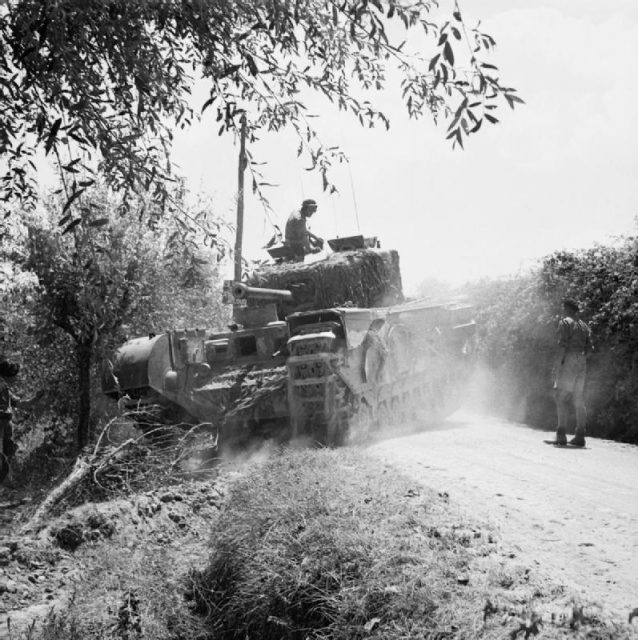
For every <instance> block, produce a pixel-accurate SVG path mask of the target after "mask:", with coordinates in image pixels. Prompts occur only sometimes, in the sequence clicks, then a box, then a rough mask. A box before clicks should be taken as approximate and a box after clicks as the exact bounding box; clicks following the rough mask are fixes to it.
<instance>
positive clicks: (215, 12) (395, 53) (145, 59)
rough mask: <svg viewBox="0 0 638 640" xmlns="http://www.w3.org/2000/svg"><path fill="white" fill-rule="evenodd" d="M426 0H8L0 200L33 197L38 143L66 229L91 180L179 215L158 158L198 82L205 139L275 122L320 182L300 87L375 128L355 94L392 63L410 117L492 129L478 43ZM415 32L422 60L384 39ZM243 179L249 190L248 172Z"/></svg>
mask: <svg viewBox="0 0 638 640" xmlns="http://www.w3.org/2000/svg"><path fill="white" fill-rule="evenodd" d="M436 7H437V2H436V0H145V1H144V2H142V1H131V0H9V1H8V2H7V3H6V4H4V5H3V7H2V8H0V157H1V158H3V159H4V160H5V163H4V164H5V169H6V172H5V174H4V176H3V177H2V178H1V183H0V191H1V192H2V193H1V197H2V198H4V199H5V200H12V199H17V200H19V201H21V202H22V203H24V204H32V203H33V202H34V200H35V197H36V190H35V186H36V185H35V173H34V172H35V164H34V162H33V159H34V153H35V151H36V150H37V149H39V148H40V149H43V150H44V152H46V153H47V154H49V155H53V156H54V157H55V158H56V159H57V162H58V164H59V167H60V169H61V171H62V172H63V173H65V174H67V175H68V176H69V178H70V180H69V182H68V189H67V207H66V209H65V215H67V214H71V215H69V217H68V218H67V219H66V220H65V224H66V225H73V224H74V223H75V221H76V220H79V219H81V216H80V213H79V210H78V213H75V212H76V209H75V208H74V207H72V206H71V205H72V204H73V203H77V202H78V199H79V198H80V197H81V195H82V193H83V192H84V190H85V189H87V188H89V187H90V186H91V184H92V182H93V181H94V180H95V176H96V175H97V174H98V173H99V174H101V175H105V176H107V177H108V181H109V183H110V186H111V187H113V188H116V189H120V190H123V191H124V192H125V193H127V192H141V191H148V192H150V193H151V194H152V197H153V198H154V199H155V201H156V203H158V204H159V205H160V207H161V208H162V210H163V211H166V210H170V211H172V212H173V213H175V214H179V213H180V211H179V206H178V205H177V203H176V202H175V200H174V199H173V198H172V195H171V184H172V181H173V174H172V171H171V167H170V162H168V155H169V151H170V146H171V141H172V137H173V131H174V129H175V128H176V127H186V126H188V125H189V124H190V123H191V121H192V119H193V118H194V117H195V114H194V113H193V110H192V107H191V105H190V103H189V94H190V91H191V88H192V86H193V83H194V82H195V79H197V78H200V77H201V78H203V79H204V81H205V82H207V83H208V86H209V88H210V91H209V98H208V99H207V100H206V102H205V103H204V104H203V105H201V108H202V110H203V109H207V108H210V109H214V110H215V111H216V117H217V120H218V122H219V133H220V135H221V134H224V133H226V132H236V131H237V130H238V129H239V127H240V126H241V124H240V122H241V120H242V119H243V118H245V119H246V121H247V128H248V131H249V136H250V137H252V138H253V139H254V138H255V137H256V136H257V135H258V132H259V131H260V130H274V131H276V130H279V129H280V128H281V127H284V126H286V125H291V126H292V127H294V128H295V129H296V131H297V132H298V134H299V140H300V146H299V153H300V154H302V153H304V154H306V155H307V156H308V157H309V158H310V161H311V164H312V166H314V167H316V168H317V169H318V170H319V171H320V172H321V173H322V175H323V179H324V187H325V188H329V187H330V183H329V179H328V170H329V167H330V164H331V162H332V160H333V159H334V158H335V157H339V156H340V153H341V152H340V151H339V150H337V149H331V150H329V149H326V148H324V147H323V146H322V144H321V143H320V141H319V140H318V138H317V136H316V133H315V131H314V129H313V127H312V125H311V120H310V119H309V118H308V117H307V110H306V106H305V104H304V98H303V96H304V95H307V94H305V91H307V90H310V91H311V92H312V91H314V92H318V93H320V94H323V95H325V96H327V98H328V99H329V100H330V101H332V102H333V103H335V104H336V105H337V106H338V108H339V109H342V110H346V111H350V112H352V114H353V115H354V116H355V117H356V118H357V119H358V120H359V121H360V122H361V123H362V124H363V125H370V126H372V125H374V124H377V123H379V122H381V123H382V124H383V125H385V126H388V124H389V121H388V119H387V117H386V115H385V114H383V113H382V112H381V111H379V110H378V109H377V108H376V107H375V106H374V104H373V103H372V102H370V101H369V100H368V99H362V98H361V96H362V95H365V96H370V95H372V93H373V90H377V89H382V88H383V87H384V86H385V85H386V83H387V81H386V78H387V77H388V69H389V68H390V67H396V68H397V69H398V71H399V77H400V82H401V89H402V93H403V98H404V101H405V104H406V107H407V109H408V111H409V114H410V116H412V117H419V116H421V115H423V114H431V115H432V116H433V117H434V118H435V120H436V119H438V118H442V119H445V120H446V121H447V124H448V132H447V136H448V138H450V139H451V140H452V142H453V144H459V145H462V144H463V139H464V137H465V136H467V135H470V134H472V133H474V132H476V131H478V130H479V129H480V128H481V126H482V125H483V123H485V122H488V123H495V122H497V119H496V117H495V115H494V110H495V109H496V108H497V103H498V102H499V101H500V100H501V99H504V100H505V101H506V102H507V103H509V105H510V106H511V107H513V106H514V104H515V103H516V102H521V100H520V98H518V97H517V95H516V92H515V90H514V89H511V88H508V87H505V86H503V85H502V84H501V83H500V81H499V79H498V72H497V69H496V67H495V66H493V65H492V64H490V63H488V62H486V61H485V60H484V54H485V53H486V52H487V51H489V50H490V49H491V48H492V46H493V45H494V40H493V39H492V38H491V37H490V36H489V35H487V34H484V33H481V32H480V31H479V30H478V28H472V29H470V28H468V27H467V26H466V24H465V21H464V19H463V15H462V14H461V10H460V8H459V6H458V4H457V3H455V4H454V6H453V7H452V11H451V15H450V16H449V19H448V20H445V19H444V18H443V19H442V18H438V17H437V18H434V17H433V10H434V9H436ZM395 25H396V26H395ZM417 31H422V32H423V33H424V34H425V36H426V37H427V38H428V39H429V41H430V46H431V52H430V53H429V54H428V55H424V54H411V53H408V49H409V45H406V43H405V41H404V42H397V41H395V40H400V39H402V38H403V37H404V36H405V37H406V39H407V40H409V41H411V40H412V34H413V33H414V32H417ZM401 32H407V35H405V34H404V33H401ZM397 33H398V34H399V35H398V36H396V37H395V34H397ZM390 34H392V37H391V36H390ZM79 176H81V177H82V179H80V178H79ZM253 186H254V188H255V189H259V187H260V185H259V178H258V174H257V173H255V179H254V185H253ZM123 202H124V205H123V207H124V209H125V208H126V205H127V202H128V199H127V198H124V199H123ZM213 241H214V238H213Z"/></svg>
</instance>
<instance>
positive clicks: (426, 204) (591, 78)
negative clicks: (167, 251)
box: [174, 0, 638, 293]
mask: <svg viewBox="0 0 638 640" xmlns="http://www.w3.org/2000/svg"><path fill="white" fill-rule="evenodd" d="M441 5H442V7H443V8H446V0H443V1H442V2H441ZM470 5H471V7H472V11H474V12H476V14H477V17H479V16H480V17H481V19H482V27H483V30H485V31H487V32H488V33H490V34H491V35H492V36H493V37H494V38H495V39H496V41H497V49H496V52H495V54H494V56H493V58H492V61H493V62H495V63H496V64H497V66H499V68H500V70H501V79H502V80H503V81H504V83H505V84H507V85H509V86H513V87H516V88H517V89H518V91H519V95H520V96H521V97H523V98H524V99H525V101H526V103H527V104H526V105H521V106H520V108H517V110H516V111H515V112H511V111H509V109H508V108H507V111H506V110H505V109H506V108H504V109H503V110H502V112H501V114H500V118H501V124H499V125H497V126H496V127H489V128H487V129H486V128H483V129H482V130H481V132H480V133H479V134H478V135H476V136H474V137H472V138H471V139H470V140H469V141H468V142H467V144H466V149H465V151H460V150H456V151H453V150H452V149H451V145H450V144H449V142H448V141H446V140H445V130H444V128H442V127H440V128H438V129H437V128H436V127H435V126H434V125H433V124H432V122H431V120H429V119H423V120H420V121H417V122H414V121H412V122H410V121H408V119H407V116H405V115H404V111H403V110H400V109H398V108H397V105H396V104H395V102H394V101H393V99H392V98H391V97H385V98H384V99H383V101H384V103H385V104H387V105H388V107H389V113H388V115H389V116H390V117H391V122H392V126H391V128H390V131H389V132H386V131H385V130H382V129H380V128H379V129H377V130H367V129H362V128H361V127H360V126H359V125H358V123H357V122H356V121H355V120H354V119H345V120H344V119H343V117H341V116H340V115H339V114H336V113H335V112H334V111H332V110H323V109H322V112H321V114H320V115H321V117H322V124H321V125H320V128H321V131H322V138H323V139H324V142H325V143H326V144H328V145H332V144H338V145H339V146H341V147H342V148H343V150H344V151H345V153H346V154H347V155H348V157H349V158H350V172H349V171H348V170H342V171H340V172H337V173H336V176H335V177H336V179H337V186H338V187H339V189H340V192H341V193H340V196H337V197H330V196H328V195H327V194H325V193H323V192H322V191H321V187H320V180H319V178H318V177H317V176H315V175H314V174H309V173H308V172H306V171H304V170H303V168H302V165H300V164H299V163H298V161H297V159H296V143H295V140H294V137H293V136H292V135H286V134H284V135H282V134H280V135H278V136H270V137H264V139H263V140H262V142H260V143H259V144H258V145H257V146H256V148H253V149H252V151H253V155H254V156H256V157H257V159H259V160H262V161H267V162H268V164H267V166H265V167H263V169H264V171H265V173H266V177H267V180H268V182H273V183H277V184H278V185H279V187H278V188H277V189H271V190H269V198H270V201H271V203H272V205H273V207H274V209H275V211H276V212H277V217H278V219H279V220H278V221H279V222H280V224H282V225H283V223H284V222H285V219H286V217H287V215H288V214H289V213H290V211H292V210H293V209H294V208H295V207H297V206H298V205H299V204H300V201H301V200H302V198H304V197H314V198H315V199H317V201H318V203H319V211H318V213H317V214H316V215H315V216H314V217H313V219H312V228H313V231H314V232H315V233H317V234H319V235H322V236H324V237H335V236H337V235H340V236H345V235H350V234H353V233H357V232H358V228H357V224H356V216H355V210H354V204H353V202H354V200H356V204H357V208H358V212H359V221H360V230H361V232H362V233H363V234H364V235H377V236H379V237H380V239H381V241H382V246H383V247H385V248H396V249H398V250H399V252H400V255H401V264H402V272H403V280H404V287H405V289H406V291H407V292H408V293H411V292H413V290H414V288H415V287H416V286H417V285H418V283H419V282H420V281H421V280H422V279H424V278H426V277H437V278H441V279H447V280H449V281H450V282H452V283H454V284H457V283H461V282H464V281H466V280H472V279H476V278H479V277H482V276H498V275H502V274H507V273H513V272H517V271H518V270H520V269H521V268H525V267H526V266H527V265H529V264H531V263H532V262H533V261H534V260H535V259H537V258H540V257H542V256H543V255H546V254H548V253H550V252H552V251H554V250H556V249H561V248H568V249H570V248H576V247H585V246H590V245H591V244H593V243H594V242H596V241H598V242H605V241H608V240H609V239H610V237H611V236H613V235H617V234H621V233H631V232H633V231H634V229H635V223H634V217H635V216H636V214H637V213H638V206H637V205H638V180H637V179H636V177H637V174H638V172H637V169H638V156H637V149H638V130H637V129H636V127H635V122H636V115H638V106H637V105H638V88H637V84H636V78H638V69H637V68H636V67H638V2H636V0H605V1H603V0H535V1H534V2H531V0H474V1H473V2H470V0H465V2H464V3H462V5H461V6H462V8H465V9H467V10H469V6H470ZM217 128H218V127H217V126H215V123H214V122H212V121H210V120H204V121H203V122H202V124H201V125H198V126H196V127H194V128H193V129H191V130H189V131H187V132H184V133H183V134H180V135H179V136H178V138H177V143H176V147H175V153H174V158H175V160H176V162H177V163H178V164H179V165H180V167H181V170H182V172H183V173H185V174H186V176H187V178H188V182H189V186H190V188H191V189H193V190H202V191H206V192H209V193H211V194H212V195H213V197H214V201H215V205H216V208H217V212H218V213H222V214H225V215H227V216H228V218H229V219H233V218H234V211H235V193H236V180H237V176H236V172H237V169H236V167H237V148H236V147H233V144H232V141H231V140H226V139H224V138H218V137H217V135H216V132H217ZM351 182H352V187H351ZM246 226H247V231H246V236H245V245H244V246H245V253H246V255H247V256H248V257H265V256H266V254H265V253H264V252H262V251H260V246H262V245H263V243H264V242H265V240H267V238H268V237H270V235H271V230H270V227H269V226H268V225H266V224H265V222H264V214H263V209H262V208H261V205H260V203H259V202H258V201H257V199H256V198H254V197H253V196H252V194H251V193H247V202H246Z"/></svg>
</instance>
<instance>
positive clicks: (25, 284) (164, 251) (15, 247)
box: [2, 189, 223, 439]
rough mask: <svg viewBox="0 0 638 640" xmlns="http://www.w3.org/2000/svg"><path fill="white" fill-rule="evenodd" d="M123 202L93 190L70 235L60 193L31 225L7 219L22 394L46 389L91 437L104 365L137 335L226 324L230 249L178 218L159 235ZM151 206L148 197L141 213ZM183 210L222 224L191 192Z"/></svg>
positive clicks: (8, 283) (7, 307)
mask: <svg viewBox="0 0 638 640" xmlns="http://www.w3.org/2000/svg"><path fill="white" fill-rule="evenodd" d="M117 204H118V200H117V199H115V198H114V196H113V195H112V194H109V192H108V191H106V190H103V189H102V190H100V189H95V190H93V191H92V192H91V193H90V194H85V195H84V196H82V206H83V224H80V225H76V226H75V227H74V228H73V229H72V230H71V231H68V232H66V233H65V232H64V229H63V227H62V226H61V225H59V224H57V223H56V222H55V220H56V219H57V218H58V217H59V215H60V213H59V212H60V208H61V207H63V206H64V205H63V202H62V201H61V200H60V199H59V198H55V197H52V198H50V199H49V200H48V201H47V203H46V206H45V207H44V208H43V209H42V210H41V211H38V212H36V213H33V214H31V215H28V216H24V217H23V219H22V220H20V219H19V218H16V217H12V218H8V219H7V220H5V224H6V225H12V226H13V227H14V228H12V229H11V238H12V243H13V244H9V245H7V247H8V248H7V250H6V251H5V252H4V253H3V255H2V258H3V261H2V266H3V269H4V272H5V273H6V277H5V278H4V279H3V291H2V293H3V307H4V311H5V315H7V317H8V325H9V326H10V329H11V335H10V337H9V343H10V345H11V348H12V349H13V350H14V352H15V353H16V354H18V356H19V360H20V361H21V362H22V364H23V366H22V373H21V376H20V378H21V379H20V381H19V387H20V388H19V389H18V391H19V392H20V393H19V395H25V394H26V395H29V394H33V393H34V392H35V391H37V390H45V391H46V392H47V398H48V402H47V404H48V405H49V409H50V410H52V411H54V412H57V413H59V414H60V415H67V416H68V415H72V414H74V413H76V414H77V415H78V416H81V420H80V422H81V427H82V429H83V430H84V432H83V433H82V439H84V438H86V436H87V433H88V431H87V429H88V425H89V424H90V406H91V402H95V401H96V400H97V399H98V398H99V397H100V389H99V375H96V374H97V368H98V365H99V364H101V361H102V360H103V358H104V357H106V355H107V354H109V353H110V352H111V350H112V349H113V348H115V347H116V346H119V345H120V344H121V343H122V342H123V341H124V340H125V339H126V337H128V335H129V333H131V332H135V334H136V335H144V334H145V333H148V332H150V331H158V330H162V329H166V328H168V327H171V326H184V324H186V325H187V326H190V327H196V326H199V327H209V328H213V327H216V326H218V325H219V324H220V323H221V322H222V321H223V319H222V315H223V312H222V308H221V302H220V295H219V293H218V292H217V291H216V284H217V281H218V275H217V270H218V259H219V258H220V257H221V256H222V255H223V254H222V253H221V248H222V246H223V245H221V244H220V245H219V246H218V249H217V250H215V251H213V250H212V249H210V248H206V247H202V244H201V237H200V236H198V235H197V230H198V227H197V225H195V224H193V225H192V226H191V227H190V229H188V234H187V235H186V241H185V242H184V233H183V231H184V230H183V229H182V230H181V231H180V232H179V233H178V232H177V230H176V227H177V226H178V225H179V223H178V222H177V221H175V220H171V219H167V220H164V221H157V223H156V228H155V229H154V230H151V229H149V228H148V226H147V225H146V224H145V222H143V221H141V220H140V219H139V216H135V217H133V216H130V217H125V218H122V217H121V216H119V215H118V213H117V210H118V206H117ZM144 206H145V203H144V202H139V201H138V203H137V207H138V210H139V209H141V208H142V207H144ZM183 206H184V208H185V210H188V211H189V215H190V216H191V217H192V218H193V219H200V220H201V219H203V218H210V219H211V221H212V222H211V225H209V226H212V225H213V224H217V222H216V220H215V219H214V217H213V216H212V213H211V204H210V203H209V202H205V201H201V202H195V203H189V202H187V198H186V196H184V204H183ZM147 208H149V209H150V207H147ZM92 225H93V226H92ZM220 232H221V228H220ZM7 233H9V232H7ZM34 276H35V277H34ZM80 390H81V393H78V392H79V391H80ZM18 417H20V416H18Z"/></svg>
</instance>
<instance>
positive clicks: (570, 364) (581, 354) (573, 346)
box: [554, 316, 592, 395]
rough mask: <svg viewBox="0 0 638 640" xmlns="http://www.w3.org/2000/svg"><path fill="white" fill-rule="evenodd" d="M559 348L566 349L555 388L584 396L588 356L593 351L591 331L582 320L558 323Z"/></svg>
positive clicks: (567, 319) (569, 319)
mask: <svg viewBox="0 0 638 640" xmlns="http://www.w3.org/2000/svg"><path fill="white" fill-rule="evenodd" d="M557 333H558V346H559V347H562V348H563V349H565V353H564V357H563V358H562V360H561V362H560V363H559V364H558V367H557V369H556V379H555V381H554V388H555V389H560V390H561V391H566V392H568V393H573V394H575V395H578V394H582V393H583V390H584V388H585V373H586V371H587V355H588V354H589V353H590V352H591V351H592V341H591V329H590V328H589V327H588V326H587V324H586V323H585V322H583V321H582V320H575V319H574V318H570V317H569V316H568V317H566V318H563V319H562V320H561V321H560V322H559V323H558V329H557Z"/></svg>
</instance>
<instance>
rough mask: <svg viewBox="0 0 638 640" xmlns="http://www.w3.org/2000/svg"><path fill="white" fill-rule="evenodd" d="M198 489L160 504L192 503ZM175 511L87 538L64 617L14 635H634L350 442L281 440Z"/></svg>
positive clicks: (46, 639)
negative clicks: (283, 446) (300, 445)
mask: <svg viewBox="0 0 638 640" xmlns="http://www.w3.org/2000/svg"><path fill="white" fill-rule="evenodd" d="M204 487H205V483H203V484H202V485H201V487H200V488H199V489H194V487H193V486H190V488H189V489H188V490H185V491H181V490H180V489H173V490H172V491H171V492H170V498H171V500H168V498H166V497H165V498H163V499H162V498H161V497H160V499H159V501H158V502H157V504H160V505H162V506H163V507H164V508H168V507H171V505H175V504H177V505H179V504H190V503H191V502H193V500H194V498H193V497H192V496H199V495H200V492H201V495H204V496H205V495H206V490H205V488H204ZM177 494H180V495H182V494H183V499H182V500H177V499H175V496H176V495H177ZM162 500H165V502H163V501H162ZM145 504H146V503H145ZM91 508H97V509H98V510H99V508H100V507H99V506H92V507H91ZM171 509H172V507H171ZM179 515H180V523H175V522H173V523H172V525H175V526H172V525H171V526H167V524H166V523H165V524H164V525H163V526H159V525H158V526H153V527H151V526H148V525H146V526H142V525H141V520H143V519H142V518H140V517H139V516H137V517H136V518H135V519H136V520H137V521H138V522H137V524H136V525H135V527H136V529H135V531H136V533H135V535H134V536H133V537H131V536H130V527H131V526H132V525H131V524H130V520H129V524H128V525H127V526H128V527H129V538H128V542H127V543H126V544H124V543H123V539H122V538H121V536H119V537H118V534H117V533H116V534H114V535H113V536H111V537H110V538H108V539H98V540H97V541H89V542H87V543H85V545H83V546H81V547H80V548H79V549H78V550H77V551H75V554H77V557H78V559H80V558H81V563H82V565H83V566H84V570H83V571H82V575H81V577H80V578H78V580H77V582H76V583H75V591H74V594H73V595H72V597H71V598H70V600H69V602H70V604H69V605H68V607H67V608H66V610H65V612H64V613H61V614H57V615H54V616H50V617H49V619H48V620H47V621H46V622H45V625H44V627H43V628H42V629H41V630H40V631H38V632H36V631H35V629H34V630H32V631H31V632H29V633H27V635H22V636H14V637H16V638H18V637H20V638H21V640H23V639H24V638H27V637H28V638H40V639H42V640H54V639H55V640H57V639H61V638H65V639H66V638H71V639H73V638H78V639H79V638H124V637H126V638H145V637H149V638H150V637H153V638H171V639H176V638H200V639H202V640H204V639H211V640H212V638H215V639H216V640H219V639H239V638H242V639H244V640H245V639H246V638H260V639H269V638H272V639H275V638H277V639H279V638H291V639H297V638H298V639H302V638H309V639H310V638H314V639H319V638H326V639H327V638H331V639H335V640H340V639H345V638H384V639H390V640H392V639H398V638H517V637H521V638H530V637H539V638H610V639H611V638H630V637H634V636H632V630H631V628H630V627H629V626H627V625H626V624H625V623H624V622H620V621H614V620H612V619H611V618H610V617H609V616H607V615H606V614H605V612H604V611H602V610H601V608H600V607H598V606H597V605H596V603H592V602H582V601H577V600H575V599H574V596H573V594H571V593H570V592H569V590H568V589H566V588H565V587H564V586H563V585H561V584H559V583H558V582H556V579H555V578H553V579H550V578H548V577H547V576H545V575H543V573H542V571H541V570H540V569H539V568H537V567H536V566H534V567H531V566H526V565H524V564H521V562H520V561H519V560H517V558H516V557H515V556H513V554H511V553H509V551H508V550H507V548H506V547H504V546H503V545H502V543H501V542H500V541H499V539H498V536H497V534H496V532H495V531H494V530H492V529H491V527H490V526H488V525H487V524H486V523H480V522H475V521H470V520H469V519H468V518H466V517H465V516H464V515H463V513H461V511H460V510H459V508H458V507H456V506H455V505H454V504H453V503H451V502H450V501H449V498H448V496H447V494H445V493H436V492H434V491H432V490H430V489H428V488H426V487H422V486H415V485H414V484H413V482H411V481H410V480H408V479H406V478H405V477H403V476H401V475H400V474H398V473H397V472H396V470H395V469H394V468H392V467H389V466H379V464H378V463H375V462H373V461H372V460H371V459H369V458H368V457H367V456H366V455H365V453H362V452H361V451H360V450H357V449H342V450H315V451H308V450H306V451H293V450H288V451H286V452H284V453H283V454H281V455H276V456H272V457H271V458H270V459H269V460H267V461H266V462H259V463H254V464H253V465H251V466H250V468H249V470H248V471H247V472H244V473H242V474H240V475H238V476H236V477H234V478H233V479H232V481H231V482H230V486H229V488H228V489H227V491H226V496H225V500H224V504H223V506H222V509H221V511H220V512H219V515H217V512H216V511H215V514H214V515H213V514H209V516H210V517H208V518H207V519H206V521H205V522H204V521H202V519H201V517H200V516H198V515H197V511H195V510H191V509H183V508H182V509H181V510H180V511H179ZM146 520H149V518H147V519H146ZM158 522H159V520H158ZM167 523H168V524H170V522H169V521H167ZM123 530H125V528H124V529H123ZM184 532H189V533H188V535H186V534H185V533H184ZM142 556H143V557H142ZM207 556H208V558H207ZM205 558H207V560H204V559H205ZM131 567H136V570H134V571H132V570H131ZM104 576H108V579H105V578H104Z"/></svg>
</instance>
